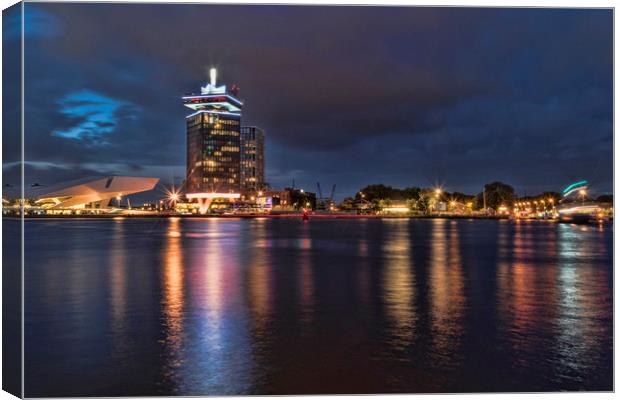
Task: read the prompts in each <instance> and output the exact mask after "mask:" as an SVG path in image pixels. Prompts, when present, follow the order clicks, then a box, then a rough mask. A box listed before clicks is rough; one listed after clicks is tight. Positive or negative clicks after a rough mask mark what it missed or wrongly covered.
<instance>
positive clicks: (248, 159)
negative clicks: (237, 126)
mask: <svg viewBox="0 0 620 400" xmlns="http://www.w3.org/2000/svg"><path fill="white" fill-rule="evenodd" d="M264 188H265V133H264V132H263V130H262V129H261V128H257V127H255V126H242V127H241V190H243V191H249V192H251V191H258V190H262V189H264Z"/></svg>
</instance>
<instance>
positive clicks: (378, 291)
mask: <svg viewBox="0 0 620 400" xmlns="http://www.w3.org/2000/svg"><path fill="white" fill-rule="evenodd" d="M26 228H27V229H26V239H27V242H28V243H29V249H30V251H29V253H28V257H27V258H26V262H27V267H26V302H27V303H26V330H27V333H26V361H27V364H26V382H27V384H26V390H27V392H26V394H27V395H28V396H71V395H80V396H89V395H97V396H110V395H158V394H159V395H161V394H177V395H178V394H185V395H200V394H202V395H205V394H210V395H215V394H286V393H364V392H375V393H377V392H382V393H385V392H393V391H401V392H432V391H451V392H454V391H457V392H458V391H466V390H470V391H498V390H510V391H515V390H542V391H544V390H565V389H566V390H576V389H591V390H610V389H611V382H612V378H611V371H612V358H611V357H612V356H611V352H612V339H611V333H612V248H611V246H612V238H613V235H612V231H611V227H610V226H604V227H601V226H596V227H594V226H585V227H577V226H572V225H556V224H537V223H528V222H519V223H509V222H501V223H500V222H496V221H450V220H440V219H435V220H415V221H410V220H407V219H398V220H383V221H381V220H376V221H373V220H370V221H369V220H346V221H311V222H310V223H302V222H301V221H293V220H269V219H257V220H215V219H207V220H200V219H197V220H184V219H178V218H174V219H168V220H132V219H125V220H118V221H117V220H113V221H112V220H71V221H53V220H48V221H27V227H26Z"/></svg>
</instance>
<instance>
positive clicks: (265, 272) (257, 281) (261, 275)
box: [248, 220, 272, 333]
mask: <svg viewBox="0 0 620 400" xmlns="http://www.w3.org/2000/svg"><path fill="white" fill-rule="evenodd" d="M251 227H252V236H253V237H254V238H255V239H256V240H255V243H256V244H257V245H255V246H253V247H252V250H251V251H252V255H251V257H250V259H251V260H252V263H251V265H249V268H248V286H249V297H250V299H249V300H250V312H251V314H252V318H253V321H254V324H255V326H256V329H257V331H258V332H260V333H265V332H264V331H265V329H266V328H267V321H268V319H269V315H270V312H271V302H272V298H271V297H272V294H271V293H272V289H271V276H270V275H271V269H272V267H271V263H270V259H269V248H270V246H271V244H270V243H269V238H268V232H267V228H266V221H265V220H256V221H253V223H252V225H251ZM259 243H261V245H258V244H259Z"/></svg>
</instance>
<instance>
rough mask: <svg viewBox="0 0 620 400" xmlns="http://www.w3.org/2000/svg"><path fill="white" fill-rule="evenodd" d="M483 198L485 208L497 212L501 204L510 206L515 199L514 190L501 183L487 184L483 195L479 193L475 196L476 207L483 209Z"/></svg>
mask: <svg viewBox="0 0 620 400" xmlns="http://www.w3.org/2000/svg"><path fill="white" fill-rule="evenodd" d="M485 198H486V206H487V208H493V209H495V210H497V208H498V207H499V206H501V205H502V204H504V205H509V204H512V202H513V200H514V198H515V190H514V188H513V187H512V186H510V185H507V184H505V183H502V182H493V183H489V184H486V185H484V193H479V194H478V196H476V202H475V203H476V205H477V206H480V207H483V203H484V202H485Z"/></svg>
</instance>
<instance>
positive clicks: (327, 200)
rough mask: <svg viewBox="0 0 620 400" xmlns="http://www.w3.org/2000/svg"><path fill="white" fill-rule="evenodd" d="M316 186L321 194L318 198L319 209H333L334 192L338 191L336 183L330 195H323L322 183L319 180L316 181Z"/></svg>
mask: <svg viewBox="0 0 620 400" xmlns="http://www.w3.org/2000/svg"><path fill="white" fill-rule="evenodd" d="M316 188H317V191H318V195H319V197H318V198H317V206H316V208H317V210H328V209H331V208H332V206H333V205H334V192H335V191H336V185H335V184H334V185H333V186H332V191H331V193H330V195H329V197H323V192H322V191H321V184H320V183H319V182H317V183H316Z"/></svg>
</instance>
